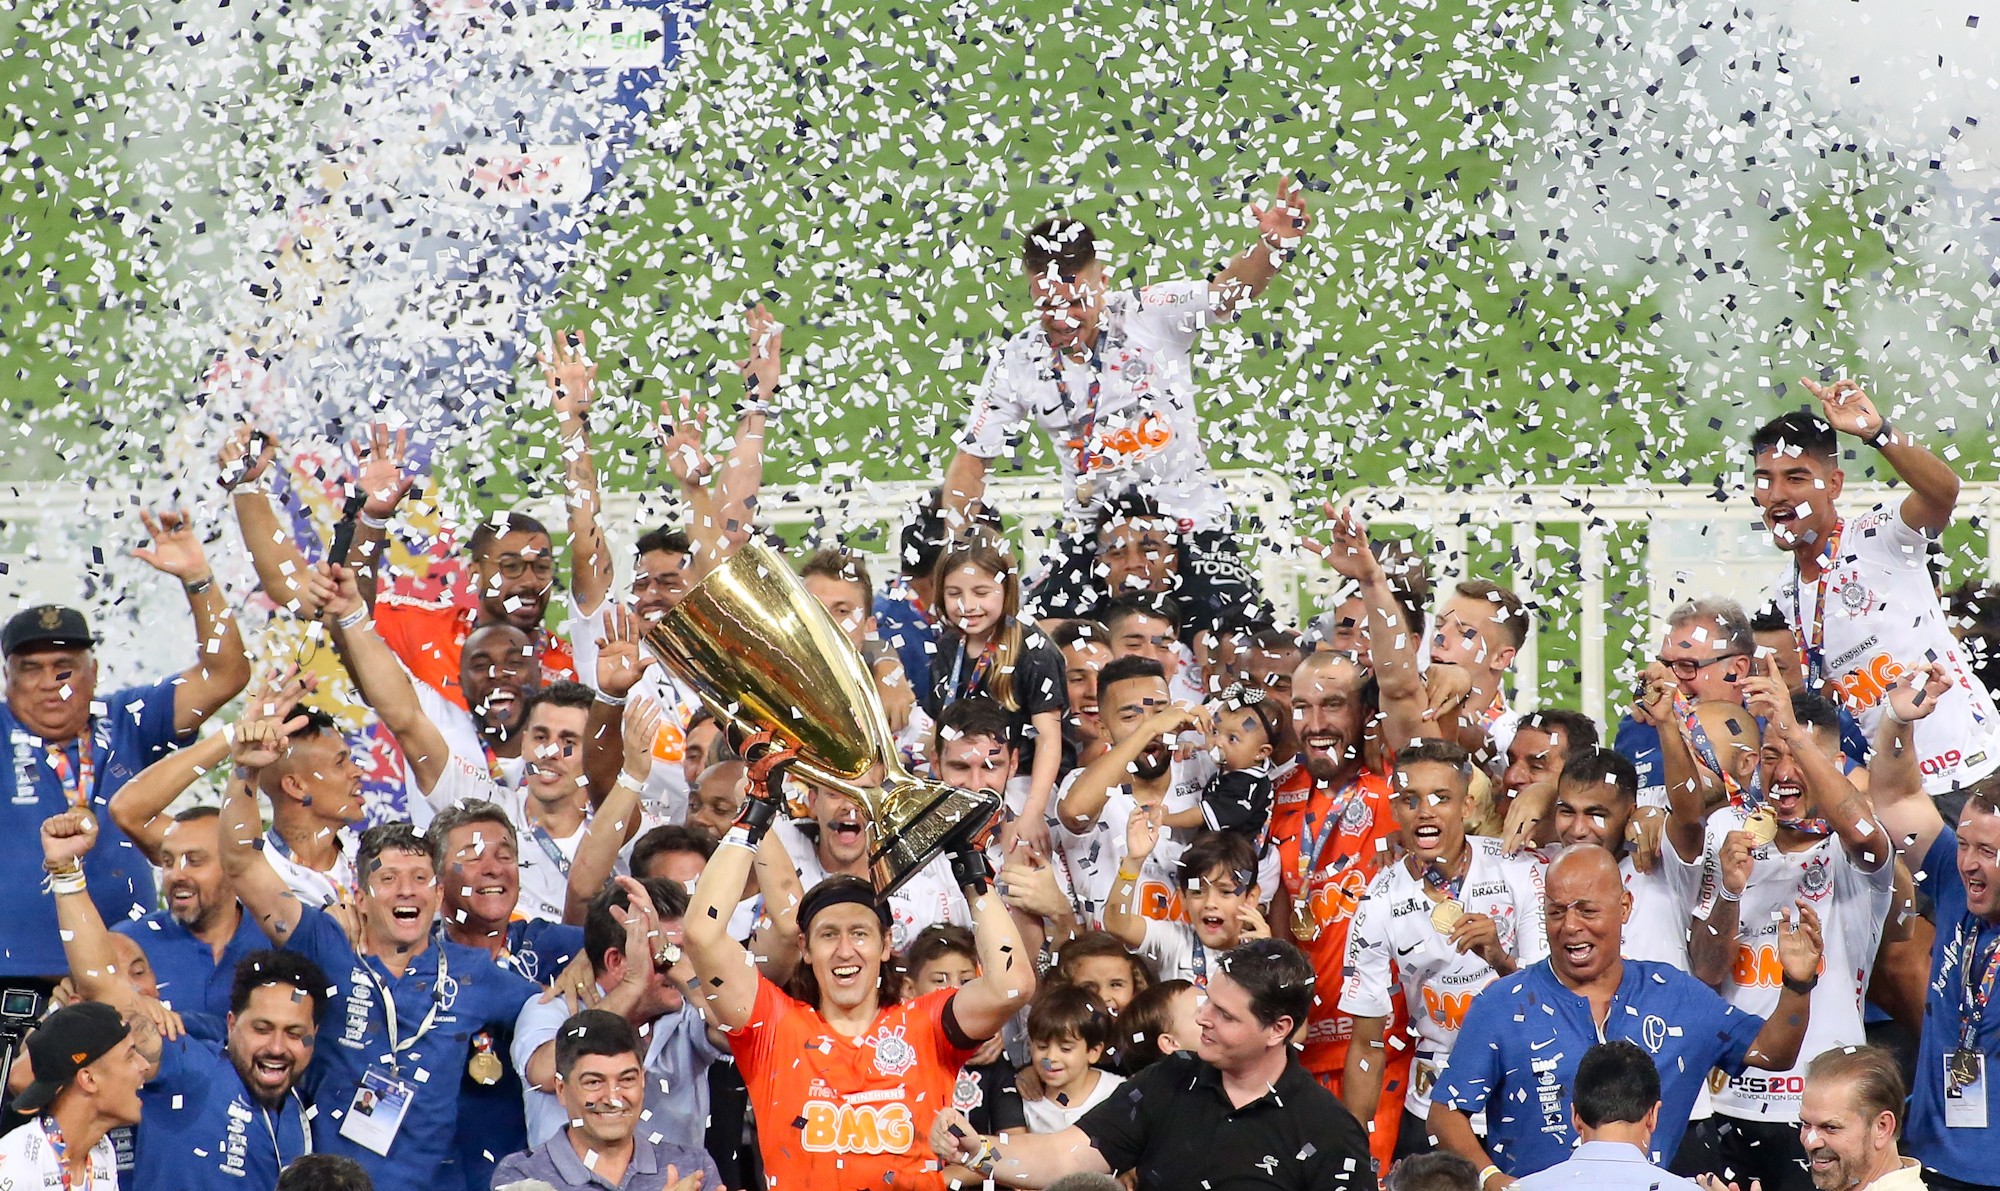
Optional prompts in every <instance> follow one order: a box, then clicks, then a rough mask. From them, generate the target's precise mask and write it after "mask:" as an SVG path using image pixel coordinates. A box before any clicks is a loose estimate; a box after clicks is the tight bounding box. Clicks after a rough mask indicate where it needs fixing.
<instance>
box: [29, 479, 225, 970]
mask: <svg viewBox="0 0 2000 1191" xmlns="http://www.w3.org/2000/svg"><path fill="white" fill-rule="evenodd" d="M141 517H142V518H143V520H144V521H145V524H146V529H147V531H148V532H149V533H150V534H151V535H152V539H153V541H152V547H151V548H150V549H141V550H136V551H134V552H133V553H134V555H135V556H136V557H138V558H140V559H141V560H143V561H145V562H146V563H148V564H150V565H151V566H152V567H153V568H154V569H156V570H158V571H160V572H161V573H162V574H166V575H170V576H172V577H173V578H175V579H178V580H180V581H181V584H182V586H183V587H184V588H185V589H186V591H187V599H188V606H189V608H190V609H191V610H192V612H193V614H194V627H195V640H196V642H197V651H196V656H197V658H198V659H199V660H198V661H197V662H196V663H195V664H194V665H193V666H191V667H189V668H188V669H187V670H184V671H182V672H181V673H179V674H176V675H173V676H172V677H170V678H167V679H164V680H162V681H160V682H157V683H153V684H151V685H147V686H136V687H129V688H127V689H125V690H121V691H116V692H113V693H111V694H100V693H99V692H98V690H97V659H96V657H95V655H94V653H93V650H92V646H93V645H95V644H96V638H95V637H93V636H92V635H91V632H90V625H89V623H88V622H87V621H85V619H84V617H83V614H82V613H81V612H78V611H76V610H75V609H73V608H63V607H58V606H56V605H53V604H50V605H43V606H40V607H34V608H28V609H25V610H24V611H22V612H19V613H17V614H16V615H15V616H14V617H13V619H11V620H9V621H8V622H7V625H6V628H5V629H4V630H0V654H4V655H5V658H6V668H7V704H6V707H5V708H0V733H4V734H5V736H6V740H7V750H8V751H7V755H6V757H5V758H4V763H0V871H4V872H25V871H32V870H33V869H34V868H36V867H37V866H39V865H40V864H41V862H42V858H41V854H40V848H39V845H38V844H37V842H36V841H37V839H38V838H39V831H40V828H41V822H42V820H43V819H46V818H48V817H49V816H50V815H53V814H58V813H60V812H61V811H63V810H65V809H67V808H68V807H71V806H78V805H84V804H88V805H90V807H91V809H92V810H94V811H96V812H97V813H98V814H99V815H100V816H102V817H103V818H104V830H103V832H102V833H101V835H100V837H99V839H98V841H97V849H96V851H95V852H93V853H92V854H91V858H90V859H91V861H92V866H91V869H92V872H93V874H94V875H96V877H97V879H96V880H95V881H94V882H93V883H92V886H91V891H90V892H91V896H92V898H93V899H94V900H95V901H96V902H97V909H98V912H99V913H101V914H102V915H103V916H104V920H105V921H106V922H123V921H125V920H126V919H128V918H134V917H137V916H138V915H140V914H144V913H146V912H147V911H150V910H152V909H154V908H155V907H156V905H157V901H156V898H157V894H156V892H155V889H154V882H153V870H152V868H151V866H149V865H148V864H147V863H146V857H145V855H144V854H143V853H141V852H140V851H139V849H137V848H135V847H133V846H132V843H131V841H130V840H129V839H128V838H127V837H126V835H125V833H124V831H122V830H120V829H119V828H118V826H117V824H115V823H113V822H111V821H110V818H109V816H105V815H103V812H104V808H105V804H106V803H107V802H109V800H110V798H111V796H112V795H113V794H115V793H117V792H118V789H119V787H121V786H123V785H124V784H125V783H126V782H127V781H130V780H131V779H132V778H133V777H134V776H135V775H136V774H138V772H139V771H140V770H142V769H144V768H145V767H146V766H147V765H149V764H151V763H152V762H153V761H156V760H158V759H159V758H160V756H162V755H163V754H164V753H166V752H167V750H169V749H171V748H173V747H174V746H175V745H176V744H177V743H178V742H179V741H181V740H183V739H185V738H186V737H187V736H189V735H190V734H192V733H193V731H194V730H195V728H196V727H198V726H199V725H200V724H201V722H202V721H203V720H205V719H207V718H208V717H209V716H210V715H211V714H213V713H214V712H215V710H216V709H217V708H219V707H221V706H222V705H223V704H225V703H227V702H229V701H230V700H231V699H233V698H235V697H236V694H237V692H239V691H241V690H242V689H243V686H244V684H245V683H247V682H248V681H249V680H250V663H249V661H248V660H247V659H246V658H245V657H244V654H243V637H242V635H241V634H240V633H238V632H237V628H236V619H235V617H233V616H231V615H230V613H229V608H228V605H227V604H225V603H224V602H223V598H222V589H221V588H220V587H218V586H216V583H215V575H214V572H213V571H211V570H210V569H209V566H208V560H207V558H206V557H205V556H204V555H203V553H202V548H201V540H200V538H199V537H198V536H197V535H196V534H195V532H194V530H193V527H192V524H191V523H190V521H189V519H188V518H187V517H186V516H185V515H184V514H181V513H175V512H168V513H162V514H160V515H159V516H157V517H155V516H152V515H151V514H143V513H142V514H141ZM93 704H95V707H93ZM8 911H9V912H8V913H7V914H5V915H0V986H14V987H19V986H27V987H36V986H37V985H38V984H41V985H44V987H39V988H37V991H38V992H45V991H46V987H45V985H46V983H47V982H48V981H49V980H50V978H53V977H60V976H61V975H62V973H63V971H64V970H65V969H64V964H63V954H62V947H61V945H60V942H59V940H58V936H57V934H56V909H55V900H54V899H53V898H51V897H50V896H49V895H47V894H39V895H38V894H34V893H30V892H23V893H22V894H21V895H20V896H19V897H16V898H14V899H12V900H11V902H10V904H9V906H8Z"/></svg>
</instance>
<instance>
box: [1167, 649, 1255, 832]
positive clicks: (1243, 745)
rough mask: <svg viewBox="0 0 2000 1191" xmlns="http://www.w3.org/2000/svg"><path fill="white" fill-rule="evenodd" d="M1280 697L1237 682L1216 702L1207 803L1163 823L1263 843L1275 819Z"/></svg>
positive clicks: (1204, 798)
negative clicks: (1274, 761) (1212, 773)
mask: <svg viewBox="0 0 2000 1191" xmlns="http://www.w3.org/2000/svg"><path fill="white" fill-rule="evenodd" d="M1280 714H1282V713H1281V712H1280V711H1279V709H1278V704H1277V702H1276V701H1275V700H1272V699H1270V698H1268V697H1267V696H1266V695H1265V693H1264V691H1263V690H1262V689H1261V688H1258V687H1246V686H1244V685H1243V684H1241V683H1235V684H1232V685H1231V686H1230V687H1229V688H1228V689H1227V690H1225V691H1223V692H1222V696H1221V698H1219V699H1218V700H1217V701H1216V703H1215V725H1214V731H1212V732H1210V733H1209V734H1208V755H1209V757H1210V758H1212V759H1213V760H1214V761H1215V763H1216V768H1217V772H1216V774H1215V776H1213V777H1211V778H1209V779H1208V785H1207V786H1205V787H1203V789H1202V792H1201V804H1200V805H1199V806H1194V807H1190V808H1188V809H1187V810H1183V811H1174V812H1171V813H1169V814H1168V815H1167V816H1166V817H1165V818H1164V819H1162V820H1161V825H1162V826H1166V827H1171V828H1174V829H1176V830H1180V831H1200V830H1204V829H1206V830H1209V831H1233V832H1235V833H1236V834H1238V835H1241V836H1242V837H1243V838H1245V839H1247V840H1249V841H1250V842H1251V843H1252V844H1254V845H1262V844H1263V842H1264V837H1265V834H1266V833H1267V832H1268V830H1269V829H1270V824H1271V799H1272V796H1273V793H1274V791H1275V790H1276V783H1274V782H1273V781H1272V780H1271V752H1272V749H1273V747H1274V745H1275V742H1276V741H1277V740H1278V737H1279V734H1280V732H1281V731H1282V730H1283V729H1282V727H1281V725H1280V723H1279V721H1278V718H1277V717H1278V716H1279V715H1280Z"/></svg>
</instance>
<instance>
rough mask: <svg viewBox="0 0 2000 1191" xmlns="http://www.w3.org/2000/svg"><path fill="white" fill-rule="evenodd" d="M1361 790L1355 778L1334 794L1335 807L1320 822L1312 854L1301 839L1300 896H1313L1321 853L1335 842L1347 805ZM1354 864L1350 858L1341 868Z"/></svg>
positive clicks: (1309, 825)
mask: <svg viewBox="0 0 2000 1191" xmlns="http://www.w3.org/2000/svg"><path fill="white" fill-rule="evenodd" d="M1360 788H1361V779H1360V778H1355V779H1354V780H1353V781H1351V782H1349V783H1347V784H1346V785H1345V786H1342V787H1341V788H1340V789H1339V791H1338V792H1336V793H1335V794H1334V796H1333V805H1332V806H1330V807H1328V808H1327V811H1326V818H1325V819H1324V820H1322V821H1321V822H1320V827H1319V834H1318V835H1317V836H1315V837H1313V841H1312V850H1311V851H1310V852H1308V851H1307V850H1306V849H1305V847H1304V844H1305V840H1304V839H1301V840H1300V841H1299V843H1300V845H1301V846H1300V848H1299V896H1301V897H1308V896H1311V894H1312V875H1313V870H1314V869H1316V868H1318V867H1319V858H1320V855H1321V853H1323V852H1325V851H1326V846H1327V844H1329V843H1331V842H1332V841H1333V836H1334V833H1335V832H1337V831H1339V830H1340V821H1341V820H1342V819H1344V818H1346V816H1347V804H1348V802H1349V801H1351V800H1352V799H1353V798H1354V795H1355V793H1356V792H1357V791H1358V790H1359V789H1360ZM1306 830H1307V831H1311V830H1312V819H1311V817H1310V816H1308V817H1307V819H1306ZM1352 863H1353V857H1349V858H1348V859H1347V860H1345V861H1343V862H1341V865H1340V867H1341V868H1342V869H1345V868H1346V867H1347V866H1348V865H1349V864H1352ZM1336 875H1337V874H1336Z"/></svg>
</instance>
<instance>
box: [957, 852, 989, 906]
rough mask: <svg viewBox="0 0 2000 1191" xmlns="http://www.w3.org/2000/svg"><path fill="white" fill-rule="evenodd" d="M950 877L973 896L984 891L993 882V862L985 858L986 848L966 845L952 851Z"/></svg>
mask: <svg viewBox="0 0 2000 1191" xmlns="http://www.w3.org/2000/svg"><path fill="white" fill-rule="evenodd" d="M951 879H952V881H953V882H954V883H956V884H957V885H958V887H959V888H960V889H963V890H965V891H967V892H969V893H971V894H972V895H973V896H974V897H978V896H979V895H980V894H983V893H985V892H986V890H987V889H988V888H989V887H990V886H991V885H992V883H993V862H992V861H991V860H988V859H987V858H986V849H984V848H978V847H971V846H967V847H964V848H960V849H958V850H957V851H955V852H953V853H952V854H951Z"/></svg>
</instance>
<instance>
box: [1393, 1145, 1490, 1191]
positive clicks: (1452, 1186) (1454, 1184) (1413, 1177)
mask: <svg viewBox="0 0 2000 1191" xmlns="http://www.w3.org/2000/svg"><path fill="white" fill-rule="evenodd" d="M1383 1185H1384V1187H1385V1188H1386V1189H1387V1191H1479V1172H1478V1171H1477V1170H1474V1169H1473V1167H1472V1163H1470V1162H1468V1161H1466V1160H1465V1159H1464V1158H1461V1157H1459V1156H1458V1155H1457V1154H1454V1153H1452V1152H1451V1151H1449V1150H1432V1151H1431V1152H1430V1153H1428V1154H1411V1155H1410V1156H1409V1157H1407V1158H1405V1159H1403V1160H1402V1161H1400V1162H1398V1163H1396V1164H1395V1165H1394V1166H1391V1167H1390V1168H1389V1177H1388V1179H1387V1180H1386V1181H1385V1183H1384V1184H1383Z"/></svg>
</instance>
